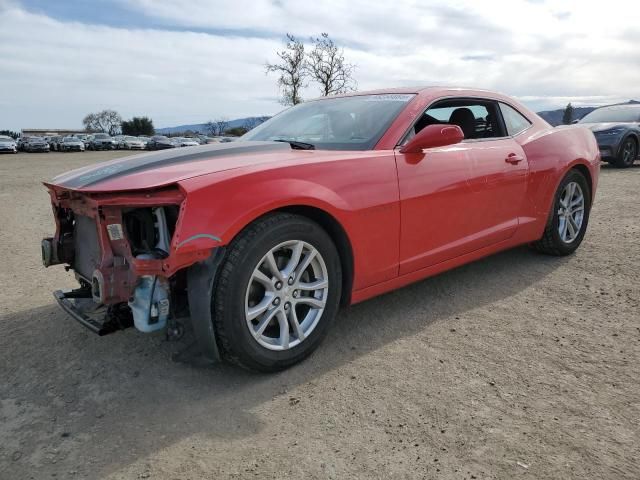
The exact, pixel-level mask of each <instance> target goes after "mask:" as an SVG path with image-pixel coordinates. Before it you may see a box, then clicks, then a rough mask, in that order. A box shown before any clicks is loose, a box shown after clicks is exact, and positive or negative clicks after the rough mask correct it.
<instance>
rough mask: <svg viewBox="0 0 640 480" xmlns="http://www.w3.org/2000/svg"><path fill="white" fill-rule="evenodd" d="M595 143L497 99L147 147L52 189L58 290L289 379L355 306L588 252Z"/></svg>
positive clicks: (52, 260)
mask: <svg viewBox="0 0 640 480" xmlns="http://www.w3.org/2000/svg"><path fill="white" fill-rule="evenodd" d="M599 168H600V157H599V151H598V145H597V143H596V140H595V138H594V136H593V133H592V132H591V131H590V130H588V129H586V128H582V127H578V126H575V127H571V128H564V129H554V128H552V127H550V126H549V125H548V124H547V123H546V122H545V121H544V120H542V119H541V118H540V117H538V116H537V115H536V114H535V113H533V112H531V111H530V110H528V109H527V108H526V107H524V106H523V105H521V104H520V103H518V102H517V101H515V100H514V99H512V98H510V97H507V96H504V95H500V94H497V93H493V92H489V91H484V90H468V89H458V88H440V87H437V88H436V87H431V88H402V89H392V90H381V91H373V92H361V93H355V94H350V95H343V96H336V97H327V98H322V99H318V100H314V101H309V102H306V103H302V104H300V105H296V106H295V107H292V108H290V109H288V110H285V111H284V112H282V113H280V114H279V115H276V116H275V117H273V118H272V119H270V120H268V121H267V122H265V123H263V124H262V125H260V126H259V127H257V128H255V129H254V130H252V131H251V132H249V133H247V134H246V135H245V136H244V137H242V139H241V140H240V141H238V142H234V143H227V144H214V145H203V146H200V147H193V148H191V149H181V150H171V151H163V152H154V153H147V154H142V155H136V156H132V157H127V158H123V159H118V160H114V161H111V162H107V163H103V164H100V165H98V166H95V165H92V166H87V167H85V168H81V169H79V170H74V171H72V172H70V173H67V174H64V175H60V176H59V177H56V178H55V179H53V180H52V181H51V182H48V183H46V184H45V185H46V186H47V187H48V189H49V192H50V195H51V200H52V203H53V213H54V218H55V222H56V233H55V236H54V237H52V238H47V239H44V240H43V242H42V255H43V262H44V264H45V266H50V265H55V264H67V265H68V266H69V267H70V268H71V269H72V270H73V271H74V272H75V275H76V277H77V279H78V282H79V288H77V289H75V290H72V291H66V292H62V291H57V292H55V296H56V298H57V300H58V302H59V303H60V305H61V306H62V308H64V309H65V310H66V311H67V312H68V313H70V314H71V315H72V316H73V317H74V318H75V319H77V320H78V321H80V322H81V323H83V324H84V325H85V326H87V327H89V328H91V329H92V330H94V331H95V332H97V333H99V334H105V333H109V332H112V331H114V330H117V329H120V328H124V327H127V326H130V325H132V324H133V325H135V327H136V328H138V329H139V330H141V331H143V332H150V331H155V330H164V331H166V332H167V333H168V335H169V336H177V335H179V334H180V333H181V331H182V329H183V327H184V326H186V324H185V321H186V320H187V319H189V321H190V323H191V325H192V329H193V334H194V335H195V337H196V339H197V344H198V352H197V353H198V355H199V356H200V357H201V359H203V360H206V361H211V362H212V361H217V360H220V359H225V360H229V361H231V362H234V363H237V364H240V365H242V366H245V367H247V368H252V369H257V370H263V371H272V370H277V369H282V368H285V367H287V366H289V365H292V364H294V363H296V362H298V361H300V360H302V359H303V358H304V357H306V356H307V355H309V354H310V353H311V352H312V351H313V350H314V348H316V347H317V346H318V344H319V343H320V341H321V340H322V338H323V337H324V336H325V334H326V332H327V329H328V328H329V325H330V324H331V322H332V320H333V319H334V318H335V317H336V314H337V311H338V308H339V306H340V305H349V304H352V303H356V302H361V301H363V300H366V299H368V298H370V297H373V296H375V295H379V294H381V293H384V292H387V291H389V290H393V289H395V288H398V287H401V286H403V285H406V284H408V283H411V282H415V281H417V280H420V279H423V278H425V277H428V276H430V275H434V274H437V273H439V272H442V271H444V270H448V269H450V268H453V267H456V266H458V265H462V264H464V263H467V262H470V261H473V260H476V259H478V258H481V257H484V256H486V255H490V254H492V253H495V252H497V251H500V250H504V249H507V248H511V247H514V246H516V245H520V244H530V245H531V246H533V247H534V248H535V249H537V250H539V251H541V252H543V253H547V254H551V255H567V254H570V253H572V252H573V251H574V250H575V249H576V248H578V246H579V245H580V243H581V242H582V239H583V237H584V235H585V231H586V228H587V223H588V220H589V211H590V208H591V204H592V202H593V198H594V195H595V191H596V186H597V183H598V174H599Z"/></svg>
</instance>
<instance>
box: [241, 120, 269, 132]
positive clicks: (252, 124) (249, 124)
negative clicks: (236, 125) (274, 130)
mask: <svg viewBox="0 0 640 480" xmlns="http://www.w3.org/2000/svg"><path fill="white" fill-rule="evenodd" d="M268 119H269V117H249V118H247V119H245V121H244V124H243V125H242V126H243V127H244V128H245V129H246V130H247V132H248V131H249V130H253V129H254V128H256V127H257V126H258V125H260V124H261V123H263V122H265V121H267V120H268Z"/></svg>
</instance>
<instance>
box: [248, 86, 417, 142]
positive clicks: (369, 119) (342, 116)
mask: <svg viewBox="0 0 640 480" xmlns="http://www.w3.org/2000/svg"><path fill="white" fill-rule="evenodd" d="M413 97H414V95H412V94H381V95H356V96H352V97H339V98H331V99H325V100H314V101H311V102H307V103H301V104H299V105H296V106H295V107H292V108H290V109H288V110H285V111H284V112H282V113H280V114H278V115H276V116H275V117H273V118H271V119H269V120H267V121H266V122H264V123H263V124H261V125H259V126H258V127H256V128H254V129H253V130H251V131H250V132H248V133H246V134H245V135H244V136H243V137H242V140H280V141H291V142H303V143H306V144H311V145H313V146H314V147H315V148H316V149H318V150H371V149H372V148H373V147H374V146H375V145H376V143H378V140H380V137H382V135H383V134H384V132H385V131H386V130H387V128H388V127H389V125H390V124H391V122H392V121H393V120H394V119H395V118H396V116H398V114H399V113H400V111H401V110H402V109H403V108H404V107H405V106H406V104H407V103H408V102H409V101H410V100H411V99H412V98H413Z"/></svg>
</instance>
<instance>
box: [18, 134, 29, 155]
mask: <svg viewBox="0 0 640 480" xmlns="http://www.w3.org/2000/svg"><path fill="white" fill-rule="evenodd" d="M27 140H29V137H24V136H21V137H20V138H18V142H17V143H18V150H19V151H21V152H24V145H25V143H27Z"/></svg>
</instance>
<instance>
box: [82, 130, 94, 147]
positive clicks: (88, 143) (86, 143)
mask: <svg viewBox="0 0 640 480" xmlns="http://www.w3.org/2000/svg"><path fill="white" fill-rule="evenodd" d="M82 141H83V142H84V149H85V150H90V148H89V147H91V142H92V141H93V135H92V134H90V135H87V136H86V137H84V138H83V139H82Z"/></svg>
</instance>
